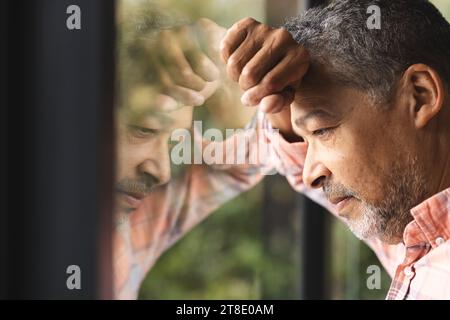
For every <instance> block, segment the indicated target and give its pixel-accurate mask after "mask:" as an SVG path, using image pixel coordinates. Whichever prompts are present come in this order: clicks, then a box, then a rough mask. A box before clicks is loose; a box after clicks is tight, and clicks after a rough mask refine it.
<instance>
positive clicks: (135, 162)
mask: <svg viewBox="0 0 450 320" xmlns="http://www.w3.org/2000/svg"><path fill="white" fill-rule="evenodd" d="M191 121H192V107H183V108H180V109H178V110H176V111H172V112H155V113H152V114H150V115H141V116H139V115H138V116H136V115H134V116H132V117H130V116H129V114H121V115H120V116H119V119H118V130H117V131H118V136H117V142H118V144H117V171H116V184H115V187H116V192H117V193H116V207H117V209H118V210H120V211H122V212H123V211H125V212H130V211H133V210H134V209H136V208H137V207H138V206H139V205H140V203H141V200H142V199H143V198H144V197H145V196H146V195H148V194H149V193H150V191H151V190H152V188H153V187H154V186H157V185H161V184H165V183H167V182H168V181H169V179H170V174H171V172H170V164H171V163H170V157H169V152H170V150H169V139H170V135H171V133H172V131H173V130H174V129H178V128H190V126H191Z"/></svg>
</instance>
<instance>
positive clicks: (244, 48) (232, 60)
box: [227, 41, 261, 82]
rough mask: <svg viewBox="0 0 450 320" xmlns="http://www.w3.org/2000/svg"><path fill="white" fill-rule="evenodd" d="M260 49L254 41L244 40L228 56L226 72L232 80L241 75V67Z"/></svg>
mask: <svg viewBox="0 0 450 320" xmlns="http://www.w3.org/2000/svg"><path fill="white" fill-rule="evenodd" d="M259 49H261V47H260V46H259V45H258V42H256V41H245V42H243V43H242V44H241V45H240V46H239V48H237V49H236V50H235V51H234V53H233V54H232V55H231V56H230V57H229V59H228V61H227V74H228V76H229V77H230V78H231V79H232V80H233V81H236V82H237V81H238V80H239V77H240V75H241V72H242V69H243V68H244V67H245V65H246V64H247V62H248V61H249V60H250V59H252V57H253V56H254V55H255V54H256V53H257V52H258V51H259Z"/></svg>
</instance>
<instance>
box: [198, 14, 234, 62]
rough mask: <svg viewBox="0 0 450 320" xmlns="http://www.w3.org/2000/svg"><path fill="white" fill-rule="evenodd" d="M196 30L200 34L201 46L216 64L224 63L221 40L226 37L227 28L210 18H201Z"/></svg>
mask: <svg viewBox="0 0 450 320" xmlns="http://www.w3.org/2000/svg"><path fill="white" fill-rule="evenodd" d="M195 30H196V32H197V34H198V39H199V43H200V48H202V49H203V50H204V51H205V53H206V55H207V56H208V57H209V58H210V59H211V60H212V61H213V62H214V63H215V64H218V65H219V64H222V63H223V61H222V60H221V57H220V42H221V41H222V39H223V38H224V37H225V34H226V33H227V29H225V28H224V27H221V26H219V25H218V24H216V23H215V22H213V21H211V20H209V19H206V18H200V19H199V20H198V21H197V23H196V25H195Z"/></svg>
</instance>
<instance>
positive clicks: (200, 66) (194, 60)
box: [186, 50, 220, 81]
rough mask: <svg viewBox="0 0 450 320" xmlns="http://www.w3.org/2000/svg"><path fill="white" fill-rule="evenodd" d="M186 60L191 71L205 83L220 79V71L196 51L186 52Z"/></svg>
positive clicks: (207, 58)
mask: <svg viewBox="0 0 450 320" xmlns="http://www.w3.org/2000/svg"><path fill="white" fill-rule="evenodd" d="M186 58H187V60H188V61H189V63H190V65H191V66H192V69H193V71H194V72H195V73H196V74H197V75H199V76H200V77H201V78H202V79H203V80H205V81H215V80H217V79H219V77H220V70H219V68H217V66H216V65H215V64H214V62H212V61H211V59H209V57H207V56H206V55H205V54H203V53H202V52H200V51H198V50H190V51H186Z"/></svg>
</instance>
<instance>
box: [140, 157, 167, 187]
mask: <svg viewBox="0 0 450 320" xmlns="http://www.w3.org/2000/svg"><path fill="white" fill-rule="evenodd" d="M155 151H156V150H153V152H154V155H155V153H156V152H155ZM138 170H139V171H140V172H141V173H145V174H149V175H151V176H153V177H154V178H155V179H156V180H157V181H156V183H157V184H165V183H167V182H169V180H170V158H169V153H168V150H164V152H158V155H157V156H156V155H155V156H154V157H152V158H151V159H150V158H149V159H146V160H144V161H142V162H141V164H140V165H139V167H138Z"/></svg>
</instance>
